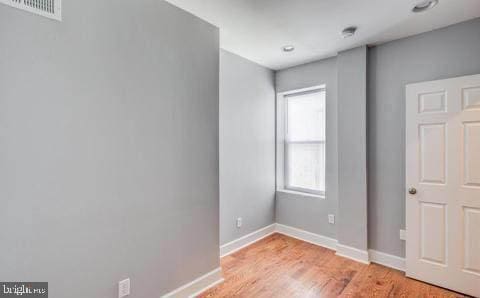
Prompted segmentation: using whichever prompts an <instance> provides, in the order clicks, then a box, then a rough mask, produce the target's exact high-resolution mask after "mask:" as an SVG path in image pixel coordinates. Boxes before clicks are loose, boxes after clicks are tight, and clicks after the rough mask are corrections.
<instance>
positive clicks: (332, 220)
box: [328, 214, 335, 225]
mask: <svg viewBox="0 0 480 298" xmlns="http://www.w3.org/2000/svg"><path fill="white" fill-rule="evenodd" d="M328 223H329V224H332V225H334V224H335V214H329V215H328Z"/></svg>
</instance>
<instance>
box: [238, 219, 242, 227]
mask: <svg viewBox="0 0 480 298" xmlns="http://www.w3.org/2000/svg"><path fill="white" fill-rule="evenodd" d="M241 227H242V218H241V217H239V218H237V228H241Z"/></svg>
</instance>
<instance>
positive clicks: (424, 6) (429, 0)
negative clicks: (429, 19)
mask: <svg viewBox="0 0 480 298" xmlns="http://www.w3.org/2000/svg"><path fill="white" fill-rule="evenodd" d="M437 4H438V0H426V1H422V2H420V3H418V4H417V5H415V7H414V8H412V11H413V12H424V11H427V10H429V9H432V8H434V7H435V6H436V5H437Z"/></svg>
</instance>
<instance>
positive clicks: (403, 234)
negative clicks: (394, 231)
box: [400, 230, 407, 240]
mask: <svg viewBox="0 0 480 298" xmlns="http://www.w3.org/2000/svg"><path fill="white" fill-rule="evenodd" d="M400 240H407V231H405V230H400Z"/></svg>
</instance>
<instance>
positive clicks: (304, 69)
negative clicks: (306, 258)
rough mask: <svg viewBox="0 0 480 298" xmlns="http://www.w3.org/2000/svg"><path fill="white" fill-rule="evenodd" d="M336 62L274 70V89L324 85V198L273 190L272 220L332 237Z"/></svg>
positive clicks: (335, 195) (335, 182)
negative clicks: (329, 217)
mask: <svg viewBox="0 0 480 298" xmlns="http://www.w3.org/2000/svg"><path fill="white" fill-rule="evenodd" d="M336 63H337V61H336V58H331V59H326V60H322V61H318V62H314V63H309V64H305V65H301V66H297V67H293V68H288V69H285V70H281V71H277V73H276V88H277V92H284V91H290V90H295V89H301V88H307V87H312V86H317V85H322V84H326V88H327V132H326V133H327V152H326V162H327V165H326V168H327V169H326V172H327V173H326V199H319V198H312V197H306V196H302V195H297V194H291V193H281V192H277V197H276V198H277V199H276V221H277V223H280V224H285V225H289V226H292V227H296V228H299V229H303V230H306V231H310V232H312V233H317V234H321V235H325V236H328V237H332V238H336V229H335V226H334V225H330V224H329V223H328V214H335V215H336V214H337V205H338V169H337V167H338V153H337V152H338V146H337V70H336V67H337V66H336Z"/></svg>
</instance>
